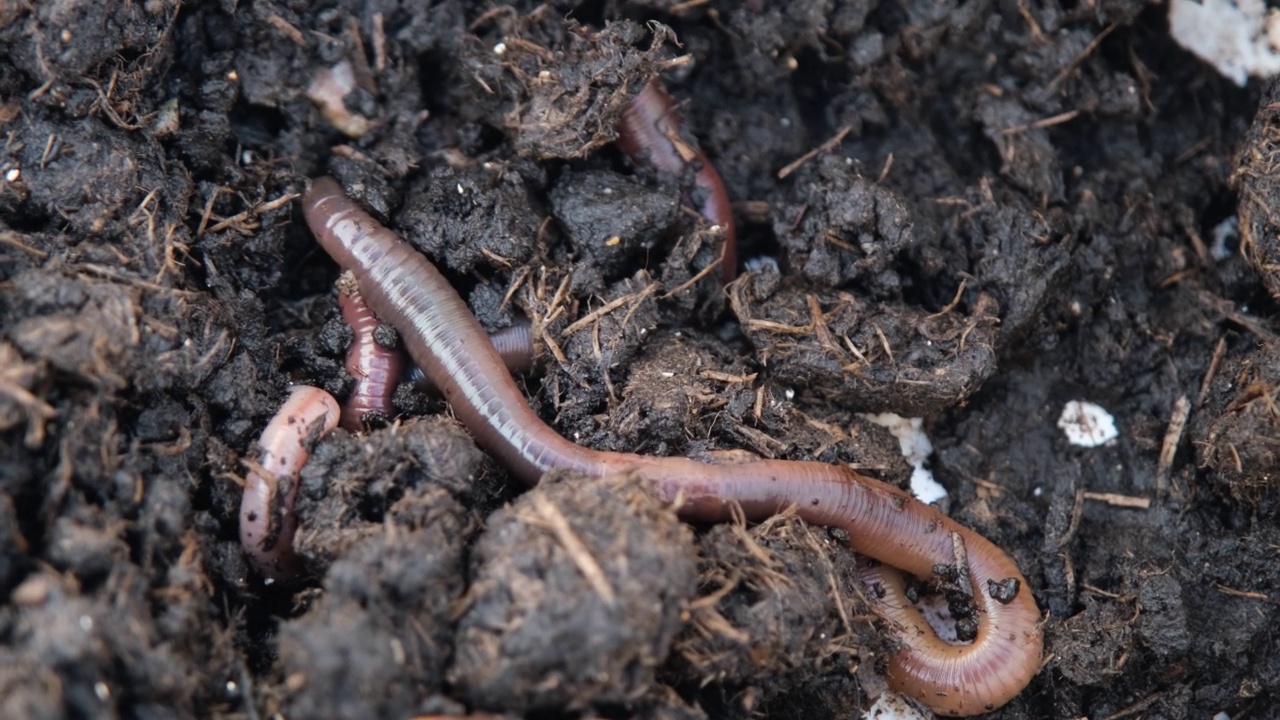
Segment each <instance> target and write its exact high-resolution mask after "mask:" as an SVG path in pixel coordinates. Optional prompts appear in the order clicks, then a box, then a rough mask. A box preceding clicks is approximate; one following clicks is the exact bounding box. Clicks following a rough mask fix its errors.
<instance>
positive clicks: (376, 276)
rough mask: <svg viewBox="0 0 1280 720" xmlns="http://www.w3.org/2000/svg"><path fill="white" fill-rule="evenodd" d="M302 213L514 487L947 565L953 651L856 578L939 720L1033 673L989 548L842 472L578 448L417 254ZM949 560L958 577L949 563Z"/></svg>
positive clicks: (351, 223) (1022, 605) (906, 607)
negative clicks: (567, 486)
mask: <svg viewBox="0 0 1280 720" xmlns="http://www.w3.org/2000/svg"><path fill="white" fill-rule="evenodd" d="M302 204H303V212H304V214H305V216H306V219H307V224H308V225H309V226H310V227H311V230H312V232H313V233H314V234H315V236H316V239H317V240H318V241H319V243H320V245H321V246H322V247H324V249H325V251H326V252H328V253H329V255H330V256H331V257H332V258H333V259H334V260H335V261H336V262H337V263H338V265H340V266H341V267H343V268H345V269H348V270H351V271H352V272H353V273H354V274H355V276H356V279H357V281H358V282H359V283H360V290H361V292H362V293H363V294H364V297H365V299H366V301H367V302H368V303H369V305H370V307H372V308H373V309H374V312H376V313H377V314H378V317H380V318H382V319H383V320H385V321H387V322H388V323H390V324H391V325H392V326H394V327H396V328H397V329H398V330H399V331H400V333H401V336H402V337H403V338H404V342H405V346H406V347H407V348H408V350H409V354H410V356H412V357H413V359H414V360H415V361H416V362H417V363H418V365H419V366H420V367H422V369H423V371H424V372H425V373H426V374H427V376H428V377H430V378H431V379H432V380H433V381H434V382H435V383H436V385H437V386H438V387H439V388H440V389H441V390H442V392H443V393H444V397H445V399H446V400H447V401H448V402H449V404H450V405H451V406H452V408H453V411H454V414H455V415H456V416H457V418H458V419H459V420H460V421H461V422H462V424H463V425H464V426H465V427H466V428H467V430H468V431H470V432H471V434H472V436H473V437H474V438H475V439H476V442H477V444H479V445H480V446H481V447H483V448H484V449H486V450H487V451H489V452H490V453H492V454H493V455H494V456H496V457H497V458H498V460H499V461H500V462H501V463H502V464H503V465H505V466H506V467H507V468H508V469H509V470H510V471H511V472H512V473H513V474H515V475H516V476H518V477H520V478H522V479H523V480H524V481H526V482H528V483H535V482H537V480H538V479H539V477H540V476H541V474H542V473H543V472H545V471H547V470H552V469H567V470H573V471H576V472H579V473H584V474H587V475H596V476H602V475H609V474H616V473H630V474H632V475H633V476H634V477H636V478H637V479H638V480H639V481H640V482H643V483H645V484H646V485H647V487H648V488H649V489H650V490H651V491H652V492H653V493H654V494H655V495H656V496H657V497H659V498H661V499H662V500H664V501H666V502H669V503H672V504H673V505H675V506H676V508H677V511H678V512H679V514H680V515H681V517H684V518H687V519H691V520H699V521H723V520H728V519H730V518H731V517H732V512H731V509H732V506H733V505H734V504H735V503H736V504H737V505H739V506H740V507H741V508H742V510H743V511H744V513H745V514H746V517H747V518H748V519H756V520H758V519H762V518H766V517H768V516H770V515H773V514H775V513H777V512H779V511H781V510H782V509H784V508H787V507H790V506H793V505H794V506H795V507H796V508H797V512H798V514H799V515H800V517H801V518H803V519H804V520H806V521H808V522H811V523H814V524H818V525H826V526H832V527H838V528H841V529H843V530H845V531H846V532H848V534H849V544H850V546H851V547H852V548H853V549H854V550H855V551H857V552H859V553H861V554H862V555H864V556H866V557H869V558H873V559H875V560H878V561H880V562H882V563H885V564H887V565H892V566H893V567H895V568H898V569H900V570H902V571H904V572H907V573H910V574H912V575H915V576H917V577H921V578H930V577H932V576H933V575H934V574H935V573H937V572H939V570H940V569H941V570H946V569H947V568H953V569H954V571H955V573H956V574H958V575H959V576H961V577H963V576H965V575H967V577H968V587H969V589H970V594H971V596H972V599H973V603H974V604H976V606H977V612H978V620H979V622H978V626H977V630H976V637H975V638H974V640H973V642H972V643H970V644H967V645H952V644H949V643H947V642H945V641H943V640H941V639H940V638H939V637H938V636H937V634H936V633H935V632H934V631H933V629H932V628H931V627H930V626H929V625H928V623H927V622H926V621H925V620H924V618H923V617H922V616H921V614H920V613H919V611H918V610H916V609H915V608H914V606H913V605H912V604H911V603H910V602H908V601H907V599H906V594H905V591H904V589H903V586H902V581H901V578H900V577H898V575H897V573H876V572H873V571H868V574H867V579H868V581H869V583H870V584H869V585H868V587H869V589H870V590H871V595H872V596H873V597H872V602H873V603H874V604H875V607H876V608H877V610H878V611H879V612H880V614H881V615H882V616H883V617H885V618H886V619H887V620H889V621H890V622H891V624H893V626H894V627H895V629H896V630H897V634H898V637H899V639H900V642H901V645H902V648H901V650H899V651H898V652H897V653H896V654H895V655H894V656H893V657H892V658H891V659H890V662H889V680H890V686H891V687H892V688H893V689H894V690H896V691H898V692H900V693H903V694H906V695H910V696H912V697H914V698H916V699H917V700H919V701H921V702H922V703H924V704H925V705H927V706H928V707H930V708H931V709H932V710H933V711H934V712H937V713H939V714H945V715H974V714H979V713H983V712H986V711H988V710H992V709H994V708H996V707H998V706H1000V705H1003V704H1004V703H1006V702H1008V701H1009V700H1010V699H1012V698H1013V697H1014V696H1015V695H1017V694H1018V693H1019V692H1021V690H1022V689H1023V688H1024V687H1025V686H1026V685H1027V683H1028V682H1030V680H1031V678H1032V677H1033V676H1034V675H1035V674H1036V672H1037V671H1038V670H1039V667H1040V656H1041V651H1042V646H1043V638H1042V632H1041V626H1040V611H1039V609H1038V608H1037V607H1036V603H1035V599H1034V598H1032V596H1031V591H1030V588H1029V587H1028V586H1027V582H1026V580H1025V578H1023V576H1022V573H1021V572H1020V571H1019V570H1018V567H1017V565H1016V564H1015V563H1014V562H1013V560H1012V559H1011V558H1009V556H1008V555H1006V554H1005V553H1004V552H1002V551H1001V550H1000V549H999V548H997V547H996V546H995V545H994V544H992V543H991V542H990V541H989V540H987V539H986V538H984V537H982V536H981V535H979V534H978V533H976V532H974V531H972V530H970V529H968V528H966V527H964V526H962V525H960V524H959V523H957V522H955V521H954V520H952V519H951V518H949V517H947V516H946V515H944V514H942V512H941V511H939V510H938V509H937V508H934V507H932V506H929V505H925V504H924V503H921V502H920V501H918V500H916V499H915V498H914V497H912V496H911V495H910V494H908V493H906V492H904V491H902V490H900V489H898V488H896V487H893V486H891V485H888V484H886V483H883V482H880V481H879V480H875V479H872V478H868V477H866V476H863V475H859V474H858V473H855V472H853V471H852V470H850V469H848V468H845V467H842V466H835V465H826V464H822V463H816V462H804V461H790V460H758V461H751V462H740V463H726V464H710V463H704V462H699V461H696V460H692V459H689V458H684V457H648V456H643V455H634V454H629V453H613V452H602V451H598V450H593V449H590V448H584V447H581V446H578V445H575V444H573V443H572V442H570V441H568V440H566V439H565V438H563V437H561V436H560V435H559V434H558V433H556V431H555V430H554V429H552V428H551V427H549V426H548V425H546V424H545V423H544V422H543V421H542V419H541V418H540V417H538V415H537V414H536V413H534V411H533V409H532V408H530V406H529V405H528V403H527V402H526V401H525V399H524V397H523V396H522V395H521V394H520V390H519V388H518V387H517V386H516V384H515V381H514V380H513V379H512V377H511V374H510V373H509V372H507V369H506V367H505V366H504V364H503V362H502V359H501V358H500V357H499V356H498V353H497V352H496V351H495V350H494V349H493V347H492V345H491V344H490V343H489V340H488V338H487V337H486V336H485V333H484V329H483V328H482V327H481V326H480V324H479V322H478V321H477V320H476V319H475V317H474V316H473V315H472V314H471V311H470V310H469V309H468V308H467V305H466V303H465V302H463V300H462V297H461V296H459V295H458V293H457V292H456V291H455V290H454V289H453V288H452V287H451V286H450V285H449V283H448V282H447V281H446V280H445V278H444V277H443V276H442V275H441V274H440V272H439V271H438V270H437V269H436V268H435V266H434V265H432V264H431V262H430V261H429V260H427V258H426V257H424V256H423V255H421V254H420V253H418V252H417V251H416V250H414V249H413V247H411V246H410V245H409V244H408V243H406V242H404V241H403V240H401V239H400V238H399V237H398V236H396V234H395V233H393V232H391V231H390V230H388V229H386V228H384V227H382V226H381V225H379V224H378V223H377V221H375V220H374V219H373V218H372V217H371V216H370V215H369V214H368V213H366V212H364V211H363V210H362V209H361V208H360V207H359V206H358V205H357V204H356V203H355V202H353V201H352V200H351V199H349V198H348V197H346V195H344V194H343V192H342V189H341V188H340V187H339V186H338V184H337V183H336V182H335V181H334V180H332V179H330V178H320V179H318V180H316V181H315V182H314V183H313V184H312V187H311V188H310V190H308V191H307V193H306V194H305V195H304V196H303V200H302ZM958 558H959V559H960V563H959V564H960V565H961V566H960V567H956V565H954V563H957V559H958ZM966 566H967V567H966ZM895 578H896V580H895Z"/></svg>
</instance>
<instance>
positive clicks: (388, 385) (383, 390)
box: [338, 273, 405, 432]
mask: <svg viewBox="0 0 1280 720" xmlns="http://www.w3.org/2000/svg"><path fill="white" fill-rule="evenodd" d="M338 308H339V309H340V310H341V311H342V319H343V320H344V321H345V322H346V323H347V325H349V326H351V333H352V337H351V344H350V345H348V346H347V362H346V367H347V373H349V374H350V375H351V377H352V378H354V379H355V383H354V384H353V385H352V386H351V392H350V393H349V394H348V395H347V399H346V400H344V401H343V403H342V421H341V423H340V424H341V425H342V427H343V428H344V429H346V430H350V431H351V432H358V431H359V430H361V429H362V428H364V427H365V425H366V424H367V423H368V421H369V420H370V419H373V418H378V419H381V420H388V419H390V418H391V417H393V416H394V415H395V407H394V406H393V405H392V404H391V398H392V396H394V395H395V392H396V384H397V383H399V382H400V376H401V375H402V374H403V373H404V366H405V356H404V353H403V352H402V351H401V350H400V348H396V347H387V346H386V345H383V344H382V343H380V342H378V338H377V335H378V332H377V331H378V327H379V326H380V325H382V322H381V321H380V320H378V318H377V316H376V315H374V314H373V311H372V310H370V309H369V306H368V305H367V304H365V301H364V298H362V297H360V288H359V287H358V286H357V284H356V282H355V280H354V279H351V278H350V277H349V276H348V275H347V274H346V273H344V274H343V275H342V277H340V278H338Z"/></svg>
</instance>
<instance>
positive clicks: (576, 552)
mask: <svg viewBox="0 0 1280 720" xmlns="http://www.w3.org/2000/svg"><path fill="white" fill-rule="evenodd" d="M531 500H532V502H533V506H534V510H535V511H536V512H537V513H538V515H539V516H540V518H541V519H542V520H543V522H544V523H545V525H546V527H547V528H548V529H549V530H551V532H552V534H554V535H555V536H556V539H557V540H559V541H560V544H561V545H562V546H563V547H564V550H565V552H566V553H568V554H569V559H570V560H572V561H573V564H574V566H576V567H577V568H578V572H580V573H582V576H583V577H585V578H586V580H587V582H588V583H589V584H590V585H591V587H592V588H593V589H595V591H596V594H598V595H599V596H600V599H601V600H603V601H604V604H605V605H609V606H613V604H614V603H615V602H617V597H618V596H617V593H615V592H614V590H613V586H612V585H610V584H609V578H608V577H607V576H606V575H605V573H604V570H603V569H602V568H601V567H600V563H598V562H596V559H595V558H594V557H592V555H591V552H590V551H589V550H587V546H586V545H585V544H584V543H583V542H582V539H581V538H579V537H578V534H577V533H575V532H574V531H573V528H572V527H571V526H570V525H569V521H568V519H566V518H565V516H564V514H563V513H561V512H560V510H559V508H557V507H556V506H555V505H553V504H552V503H551V501H550V500H547V498H546V497H545V496H544V495H542V494H541V493H536V492H535V493H531Z"/></svg>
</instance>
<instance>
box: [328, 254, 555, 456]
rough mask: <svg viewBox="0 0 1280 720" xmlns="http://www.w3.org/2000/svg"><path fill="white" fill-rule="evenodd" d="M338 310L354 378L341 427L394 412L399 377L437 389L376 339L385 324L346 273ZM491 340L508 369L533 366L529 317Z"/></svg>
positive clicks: (362, 423)
mask: <svg viewBox="0 0 1280 720" xmlns="http://www.w3.org/2000/svg"><path fill="white" fill-rule="evenodd" d="M338 308H339V309H340V310H341V312H342V319H343V321H344V322H346V323H347V325H349V326H350V327H351V333H352V337H351V344H350V345H348V346H347V361H346V368H347V373H348V374H350V375H351V377H352V378H354V379H355V383H354V384H353V385H352V386H351V393H350V394H349V395H347V399H346V400H344V401H343V403H342V421H341V423H340V425H341V426H342V427H343V428H344V429H346V430H350V431H351V432H359V431H360V430H362V429H364V428H365V427H366V426H367V425H369V424H370V421H381V420H387V419H390V418H391V417H392V416H394V415H395V412H396V409H395V405H394V404H393V403H392V399H393V398H394V397H395V394H396V385H397V384H398V383H400V382H402V381H407V382H411V383H413V384H415V385H417V386H418V387H419V388H420V389H422V390H434V389H435V385H433V384H432V382H431V380H429V379H428V378H427V376H426V375H425V374H423V372H422V370H421V369H419V368H418V367H417V366H416V365H410V364H409V363H406V362H405V354H404V352H403V350H402V348H400V347H399V346H398V345H396V346H392V345H389V344H387V343H385V342H383V341H380V340H379V339H378V335H379V333H378V329H379V328H381V327H384V325H383V323H382V321H381V320H379V319H378V317H377V316H376V315H374V314H373V311H372V310H370V309H369V306H368V304H366V303H365V301H364V298H363V297H362V296H361V295H360V288H359V287H358V285H357V283H356V281H355V278H353V277H351V276H350V274H349V273H343V274H342V276H341V277H339V278H338ZM489 340H490V342H492V343H493V348H494V349H495V350H497V351H498V355H500V356H501V357H502V361H503V362H504V363H506V365H507V368H508V369H509V370H511V372H516V373H523V372H528V371H529V370H530V369H532V368H533V327H532V326H531V325H530V324H529V321H528V320H524V319H521V320H517V321H516V322H515V323H513V324H512V325H511V326H510V327H505V328H503V329H501V330H498V331H496V332H494V333H491V334H490V335H489ZM406 366H408V369H407V370H406Z"/></svg>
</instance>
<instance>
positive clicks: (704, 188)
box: [618, 77, 738, 282]
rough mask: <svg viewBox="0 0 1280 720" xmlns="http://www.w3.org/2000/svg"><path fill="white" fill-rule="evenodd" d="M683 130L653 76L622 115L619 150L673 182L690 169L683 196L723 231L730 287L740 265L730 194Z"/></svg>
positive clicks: (726, 277)
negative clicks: (689, 185) (690, 184)
mask: <svg viewBox="0 0 1280 720" xmlns="http://www.w3.org/2000/svg"><path fill="white" fill-rule="evenodd" d="M681 125H682V121H681V119H680V113H679V111H677V110H676V107H675V101H674V100H672V99H671V95H670V94H668V93H667V88H666V86H664V85H663V84H662V80H661V79H660V78H657V77H654V78H653V79H652V80H650V81H649V82H648V83H646V84H645V86H644V89H642V90H641V91H640V92H639V94H637V95H636V96H635V97H634V98H632V99H631V102H630V104H628V105H627V108H626V110H624V111H623V113H622V119H621V120H620V121H619V122H618V147H620V148H622V151H623V152H624V153H626V154H627V155H628V156H629V157H630V158H631V159H632V161H633V162H636V163H642V164H645V165H648V166H650V167H652V168H654V169H656V170H658V171H659V172H662V173H666V174H668V175H673V176H675V177H677V178H685V177H687V174H686V173H688V172H689V171H690V170H691V169H692V171H693V187H692V188H689V189H688V190H687V191H686V192H685V197H686V199H687V200H688V202H689V204H690V205H692V206H693V207H695V208H697V210H698V212H699V213H701V214H702V216H703V217H704V218H706V219H708V220H710V221H711V222H712V223H714V224H716V225H719V226H720V227H722V228H724V260H723V265H722V266H721V270H722V272H723V277H724V281H725V282H729V281H730V280H733V277H734V275H735V274H736V273H737V263H738V257H737V243H738V239H737V237H738V236H737V231H736V229H735V228H734V224H733V209H732V207H730V205H729V193H728V191H726V190H725V189H724V181H722V180H721V179H720V173H718V172H716V169H715V167H713V166H712V165H711V161H709V160H707V156H706V155H705V154H704V153H703V152H702V151H701V150H699V149H698V148H697V147H696V146H694V145H691V144H690V143H689V142H687V141H686V140H685V139H684V136H683V135H682V133H681Z"/></svg>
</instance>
